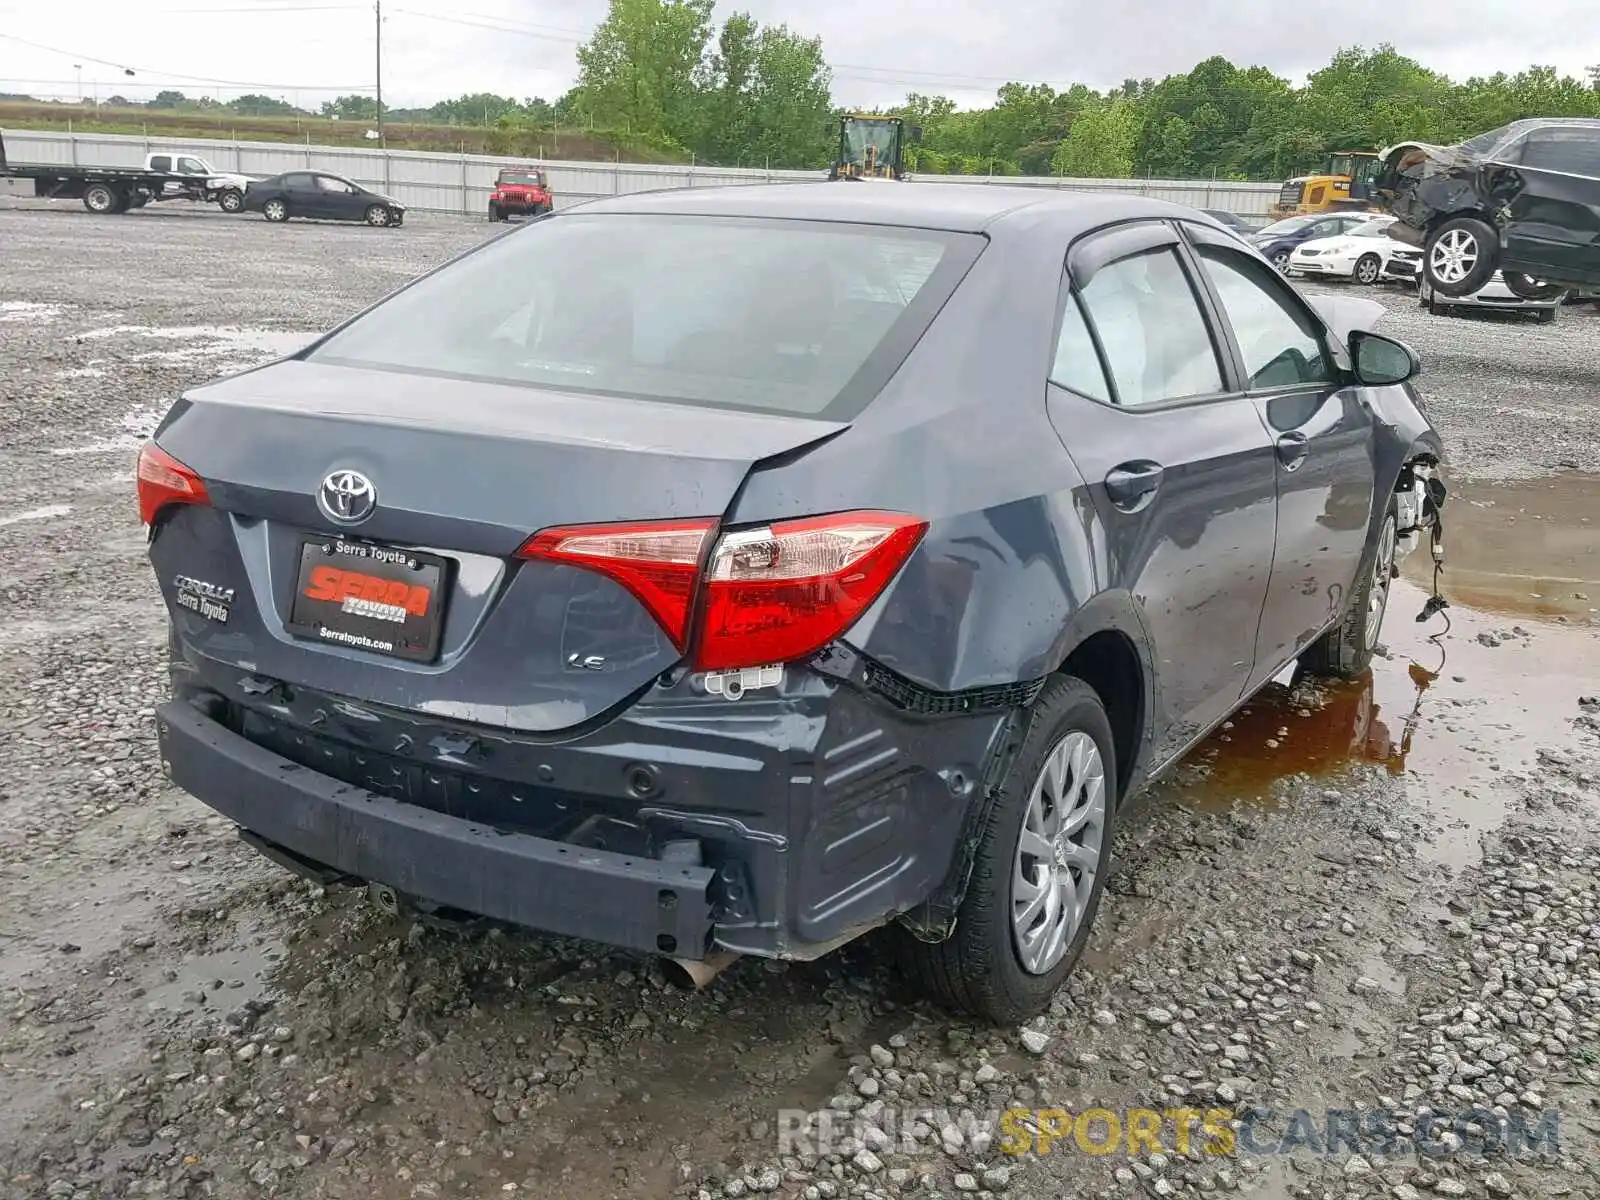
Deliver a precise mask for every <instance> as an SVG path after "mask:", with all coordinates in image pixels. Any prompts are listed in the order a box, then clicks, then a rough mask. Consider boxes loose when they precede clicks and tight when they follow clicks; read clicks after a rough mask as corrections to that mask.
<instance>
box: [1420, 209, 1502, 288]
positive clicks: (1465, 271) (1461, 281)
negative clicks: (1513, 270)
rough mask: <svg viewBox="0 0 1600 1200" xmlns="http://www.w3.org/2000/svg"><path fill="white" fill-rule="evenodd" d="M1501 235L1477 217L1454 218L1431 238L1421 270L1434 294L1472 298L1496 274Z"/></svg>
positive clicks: (1429, 236)
mask: <svg viewBox="0 0 1600 1200" xmlns="http://www.w3.org/2000/svg"><path fill="white" fill-rule="evenodd" d="M1499 257H1500V235H1499V234H1497V233H1495V231H1494V227H1493V226H1492V225H1489V224H1488V223H1487V222H1484V221H1480V220H1478V218H1477V217H1451V218H1450V219H1449V220H1448V221H1446V222H1444V223H1443V224H1442V225H1440V226H1439V227H1438V228H1436V229H1435V230H1434V231H1433V232H1432V233H1430V234H1429V235H1428V241H1427V245H1426V246H1425V247H1424V248H1423V252H1422V270H1423V272H1424V273H1425V274H1426V275H1427V277H1428V283H1429V284H1430V285H1431V286H1432V288H1433V290H1434V291H1436V292H1438V293H1440V294H1441V295H1445V296H1470V295H1471V294H1472V293H1473V292H1475V291H1477V290H1478V289H1479V288H1481V287H1482V286H1483V285H1484V284H1486V283H1488V282H1489V276H1491V275H1493V274H1494V269H1495V263H1496V261H1497V260H1498V259H1499Z"/></svg>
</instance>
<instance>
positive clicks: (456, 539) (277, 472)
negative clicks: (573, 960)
mask: <svg viewBox="0 0 1600 1200" xmlns="http://www.w3.org/2000/svg"><path fill="white" fill-rule="evenodd" d="M846 427H847V426H846V425H845V424H842V423H838V422H830V421H819V420H812V419H808V418H795V417H786V416H779V415H772V414H761V413H749V412H742V411H732V410H726V409H717V408H707V407H696V406H691V405H682V404H667V403H657V402H650V401H638V400H625V399H614V398H607V397H595V396H584V395H573V394H567V393H557V392H552V391H542V390H538V389H533V388H527V387H515V386H506V385H500V384H493V383H478V382H466V381H462V380H459V379H443V378H435V377H429V376H423V375H417V374H408V373H401V372H391V371H379V370H364V369H358V368H352V367H345V366H335V365H327V364H320V363H308V362H302V361H299V360H288V361H285V362H281V363H278V364H274V365H272V366H269V367H266V368H263V369H261V370H259V371H254V372H248V373H246V374H243V375H239V376H235V377H233V378H232V379H228V380H224V381H222V382H219V383H216V384H213V385H209V386H207V387H205V388H202V389H200V390H198V391H195V392H192V393H190V394H189V395H188V396H186V397H185V398H184V399H183V400H180V401H179V402H178V404H176V405H175V406H174V407H173V410H172V412H171V413H170V414H169V415H168V417H167V419H166V420H165V421H164V422H163V424H162V427H161V428H160V430H158V432H157V434H156V441H157V443H158V444H159V445H160V446H161V448H162V449H164V450H165V451H166V452H167V453H168V454H171V455H172V456H173V457H174V458H176V459H178V460H179V461H180V462H182V463H184V464H186V465H187V466H188V467H190V468H191V469H192V470H194V471H195V472H196V473H198V474H199V475H200V476H201V477H202V478H203V479H204V480H205V485H206V489H207V492H208V493H209V495H210V498H211V506H210V507H205V508H199V507H191V508H182V509H179V510H177V511H175V512H173V513H172V515H171V516H170V517H168V518H166V519H164V520H162V521H160V522H158V530H157V534H156V536H155V538H154V539H153V542H152V545H151V551H150V554H151V560H152V562H153V564H154V565H155V568H156V570H157V573H158V577H159V582H160V585H161V587H162V590H163V594H164V595H165V597H166V599H167V602H168V606H169V608H170V610H171V611H172V613H173V616H174V620H175V621H176V622H177V624H178V628H179V634H180V637H181V638H182V639H183V640H184V642H186V643H187V644H188V645H190V646H192V647H193V648H194V649H195V650H197V651H198V652H199V653H200V654H201V655H203V656H204V657H205V658H207V659H210V660H212V661H213V663H214V664H218V666H217V667H214V668H213V669H217V670H225V669H226V668H233V669H236V670H237V671H238V672H240V673H241V676H243V675H257V676H264V677H266V678H268V679H270V680H279V681H283V682H287V683H290V684H300V685H304V686H308V687H313V688H316V689H318V690H322V691H328V692H332V693H334V694H336V695H339V696H344V697H349V698H351V699H353V700H356V701H358V702H367V703H372V704H379V705H385V706H391V707H396V708H402V709H410V710H413V711H417V712H422V713H428V714H432V715H435V716H440V717H446V718H452V719H458V720H464V721H473V722H481V723H485V724H493V725H500V726H505V727H509V728H513V729H517V730H521V731H525V732H556V731H560V730H563V729H567V728H569V727H571V726H574V725H578V724H581V723H583V722H585V721H589V720H592V719H593V718H595V717H597V716H600V715H601V714H603V713H604V712H605V711H606V710H608V709H610V708H612V707H614V706H615V705H617V704H619V703H621V702H623V701H625V700H626V699H628V698H629V697H630V696H631V695H632V694H634V693H635V692H636V691H638V690H639V689H641V688H643V687H645V686H647V685H648V684H649V683H650V681H651V680H652V679H654V678H655V677H656V676H657V675H658V674H660V673H661V672H662V671H664V670H666V669H667V668H669V667H671V666H672V665H673V664H674V663H676V662H677V661H678V660H679V658H680V654H679V652H678V651H677V649H676V648H675V647H674V646H673V644H672V642H671V640H670V639H669V638H668V636H667V635H666V634H665V633H664V632H663V631H662V630H661V629H660V627H659V626H658V625H657V624H656V623H655V621H654V620H653V619H652V618H651V617H650V615H649V613H648V612H647V611H646V610H645V608H644V606H643V605H642V604H641V603H640V602H639V601H638V600H637V599H635V597H634V596H633V595H632V594H631V593H630V592H628V591H627V590H626V589H624V588H623V587H622V586H621V585H620V584H618V583H615V582H613V581H612V580H610V579H608V578H605V577H603V576H601V575H599V574H597V573H595V572H592V571H588V570H584V569H581V568H578V567H575V566H570V565H565V564H558V563H551V562H528V561H522V560H520V559H517V558H516V557H515V555H516V551H517V550H518V548H519V547H521V546H522V545H523V543H524V542H525V541H526V540H527V538H528V537H529V535H530V534H532V533H534V532H536V531H537V530H540V529H543V528H548V527H550V526H556V525H581V524H589V523H599V522H615V521H647V520H665V519H672V518H680V519H681V518H696V517H700V518H704V517H712V518H715V517H720V516H721V515H722V514H723V513H724V512H725V511H726V510H727V509H728V507H729V505H730V504H731V502H732V500H733V498H734V496H735V495H736V493H737V492H738V490H739V488H740V485H741V484H742V483H743V481H744V479H745V476H746V474H747V473H748V472H749V471H750V469H751V467H752V466H753V465H755V464H756V463H758V462H760V461H761V460H763V459H766V458H770V457H772V456H774V455H779V454H786V453H790V452H793V451H796V450H799V449H801V448H803V447H805V446H808V445H810V444H813V443H815V442H817V441H818V440H820V439H823V438H827V437H830V436H832V435H834V434H836V433H838V432H839V431H840V430H842V429H844V428H846ZM340 472H355V473H358V474H359V475H360V476H362V477H364V479H365V480H366V481H368V482H369V483H370V486H371V489H372V493H373V495H372V496H371V497H369V498H370V499H372V500H373V504H372V507H371V511H370V515H368V516H367V517H366V518H365V519H363V520H360V521H359V522H358V523H341V522H340V521H339V520H336V519H334V516H333V515H332V514H333V512H334V509H335V508H336V505H337V498H336V497H335V500H334V501H331V502H329V505H328V506H327V507H325V506H324V505H320V504H319V501H318V493H319V490H320V489H322V487H323V484H324V482H325V481H326V480H328V479H329V478H330V477H331V476H334V475H336V474H338V473H340ZM308 546H309V548H308ZM361 547H368V549H367V550H362V549H361ZM372 548H376V549H377V550H378V551H379V553H376V554H373V553H372V552H371V550H372ZM396 549H398V550H399V551H402V552H403V553H402V554H401V555H399V557H400V558H402V559H405V560H415V565H414V566H413V565H411V562H410V561H407V562H406V563H405V564H403V565H399V566H397V565H395V564H392V563H387V562H385V561H384V560H385V559H387V558H389V557H390V555H389V554H388V553H386V552H387V551H393V550H396ZM435 565H437V566H438V567H439V568H440V570H439V571H438V573H435V572H434V571H433V570H432V568H433V567H434V566H435ZM319 566H321V567H328V568H332V569H333V570H335V571H340V570H344V569H346V568H348V569H349V570H351V571H354V572H356V573H357V574H359V575H361V576H363V577H364V578H365V579H367V580H368V581H370V580H371V579H372V578H377V579H379V580H381V581H383V582H382V583H381V584H379V585H370V586H369V584H361V585H360V586H359V587H355V586H354V585H353V586H352V588H351V589H347V590H345V591H343V592H340V591H339V590H338V589H339V580H338V579H337V578H335V577H334V576H328V575H327V574H326V572H324V573H323V575H320V576H318V575H315V574H313V573H314V572H315V571H316V569H317V568H318V567H319ZM408 572H409V573H408ZM329 580H332V581H333V583H332V585H331V586H332V587H333V591H331V592H330V591H328V590H327V587H326V586H324V585H327V584H328V581H329ZM397 581H398V582H400V583H402V584H406V585H411V586H415V585H417V584H418V583H420V584H421V585H422V586H423V587H424V589H425V590H426V591H427V592H428V593H429V594H430V595H431V594H432V593H433V592H435V591H437V592H438V593H440V597H441V599H442V608H440V610H439V612H438V621H437V625H436V626H434V625H433V623H432V622H430V621H427V620H424V619H423V617H422V613H421V612H420V611H413V612H411V616H412V617H416V618H417V619H416V620H415V621H413V620H411V619H410V618H409V617H407V616H406V615H405V612H406V606H407V601H406V599H405V597H406V595H407V589H406V587H401V588H399V589H398V590H396V589H395V587H394V585H395V584H396V582H397ZM374 587H375V588H376V591H374V590H373V588H374ZM319 588H321V589H322V590H321V591H319V590H318V589H319ZM230 591H231V596H228V593H229V592H230ZM312 593H316V595H312ZM410 594H411V595H412V596H416V595H417V593H415V592H411V593H410ZM192 595H199V596H203V597H204V598H206V599H208V600H209V601H210V603H209V604H204V605H202V604H199V603H197V602H196V601H194V600H193V599H185V596H192ZM222 596H227V597H228V598H227V599H226V600H225V601H224V607H225V608H226V610H227V611H226V613H225V615H220V614H219V612H218V609H217V600H218V597H222ZM297 596H299V597H301V599H300V600H298V601H297ZM308 599H312V600H317V601H318V603H311V604H308V603H307V602H306V601H307V600H308ZM367 601H374V602H376V603H377V604H378V605H379V609H382V610H383V612H385V613H387V615H385V616H383V618H382V620H374V619H372V618H373V614H374V612H376V611H378V610H374V609H373V608H372V607H371V606H370V605H368V606H367V607H365V608H361V607H360V604H357V608H356V609H355V610H353V611H352V610H350V609H349V605H350V604H351V603H356V602H360V603H361V604H364V603H366V602H367ZM323 602H331V604H328V603H323ZM390 602H394V603H393V604H392V605H391V606H390V608H388V609H384V608H383V606H384V605H386V604H390ZM297 604H298V607H297ZM419 607H420V608H427V607H429V606H428V605H426V604H423V605H420V606H419ZM334 610H338V611H337V612H335V611H334ZM330 614H333V615H330ZM219 617H220V619H219ZM325 620H326V621H327V622H330V623H332V624H333V625H336V626H337V627H338V628H337V629H334V630H333V632H331V633H318V632H317V629H316V627H317V626H318V625H319V624H322V623H323V622H324V621H325ZM386 631H391V632H392V633H393V634H395V635H397V636H394V637H390V636H388V632H386ZM430 634H431V636H430ZM347 635H351V636H347ZM366 637H371V638H374V639H381V640H383V641H384V642H385V643H386V644H388V646H389V649H390V652H389V653H384V652H375V651H374V650H372V649H369V648H362V647H365V646H369V645H371V643H370V642H366V641H362V640H361V639H362V638H366ZM334 638H338V639H341V640H337V641H336V640H331V639H334ZM407 642H410V643H414V644H412V645H411V646H410V647H409V653H408V647H407V646H406V645H405V643H407ZM426 643H432V644H426ZM396 653H399V654H401V655H403V656H402V657H396V656H395V654H396Z"/></svg>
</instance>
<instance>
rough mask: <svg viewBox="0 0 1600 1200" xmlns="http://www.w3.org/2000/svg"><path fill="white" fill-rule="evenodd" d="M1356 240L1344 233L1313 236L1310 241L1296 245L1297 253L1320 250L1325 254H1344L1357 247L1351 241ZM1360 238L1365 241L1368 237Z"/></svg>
mask: <svg viewBox="0 0 1600 1200" xmlns="http://www.w3.org/2000/svg"><path fill="white" fill-rule="evenodd" d="M1356 240H1357V239H1356V238H1352V237H1346V236H1345V235H1343V234H1340V235H1339V236H1337V237H1320V238H1312V239H1311V240H1310V241H1308V242H1301V243H1300V244H1299V245H1298V246H1296V247H1295V253H1296V254H1298V253H1299V252H1300V251H1302V250H1320V251H1321V252H1322V253H1323V254H1342V253H1344V252H1345V251H1346V250H1353V249H1355V248H1356V247H1354V246H1352V245H1351V243H1352V242H1354V241H1356ZM1360 240H1362V241H1365V240H1366V239H1365V238H1362V239H1360Z"/></svg>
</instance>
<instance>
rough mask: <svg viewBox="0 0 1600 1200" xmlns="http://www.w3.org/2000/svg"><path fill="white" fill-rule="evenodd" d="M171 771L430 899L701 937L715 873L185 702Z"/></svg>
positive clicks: (266, 829) (192, 787)
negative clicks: (325, 768)
mask: <svg viewBox="0 0 1600 1200" xmlns="http://www.w3.org/2000/svg"><path fill="white" fill-rule="evenodd" d="M156 732H157V736H158V738H159V741H160V746H161V759H162V765H163V767H164V768H165V770H166V771H167V774H168V776H169V777H170V778H171V780H172V781H173V783H175V784H177V786H179V787H180V788H182V789H183V790H184V791H186V792H189V793H190V794H191V795H193V796H196V797H198V798H199V799H200V800H201V801H202V802H204V803H205V804H207V805H208V806H210V807H211V808H214V809H215V810H216V811H217V812H219V813H222V814H223V815H224V816H227V817H230V818H232V819H233V820H235V821H237V822H238V823H239V824H240V825H242V826H244V828H246V829H247V830H250V831H251V832H252V833H254V834H255V835H256V836H257V837H259V838H261V839H263V840H265V841H267V842H270V843H273V844H275V845H277V846H279V847H282V848H283V849H285V850H287V851H289V852H290V853H291V854H292V855H293V856H295V857H296V858H299V859H306V860H311V861H312V862H314V863H319V864H322V865H324V866H327V867H329V868H332V869H333V870H334V871H337V872H340V873H343V874H345V875H353V876H356V877H357V878H360V879H364V880H369V881H372V882H376V883H386V884H388V885H389V886H390V887H392V888H395V889H396V890H398V891H401V892H405V893H408V894H410V895H413V896H418V897H422V898H424V899H427V900H430V901H433V902H434V903H436V904H442V905H448V906H450V907H452V908H459V909H464V910H466V911H468V912H472V913H478V914H482V915H483V916H487V917H493V918H496V919H498V920H502V921H508V922H512V923H514V924H518V925H526V926H531V927H533V928H535V929H542V930H547V931H549V932H551V933H556V934H564V935H567V936H570V937H580V938H592V939H594V940H596V941H602V942H606V943H608V944H610V945H613V946H622V947H626V948H628V949H632V950H639V951H643V952H646V953H665V954H673V955H676V956H678V957H680V958H689V959H699V958H702V957H704V956H705V954H706V953H707V951H708V950H709V948H710V945H711V930H712V920H711V900H710V897H709V895H708V891H709V888H710V886H711V881H712V878H713V872H712V871H711V870H710V869H709V868H706V867H694V866H682V865H678V864H668V863H662V862H659V861H656V860H653V859H641V858H636V857H629V856H627V855H622V854H617V853H613V852H610V851H605V850H592V849H588V848H586V847H582V846H575V845H568V844H565V843H562V842H557V841H552V840H549V839H546V838H537V837H531V836H529V835H526V834H518V833H502V832H501V831H499V830H497V829H494V828H491V827H490V826H487V825H480V824H476V823H474V822H471V821H465V820H462V819H460V818H458V817H451V816H446V815H444V814H441V813H436V812H432V811H430V810H428V809H425V808H420V807H417V806H416V805H410V804H403V803H400V802H399V801H396V800H391V799H389V798H388V797H386V796H380V795H378V794H377V793H375V792H369V791H367V790H365V789H363V788H358V787H352V786H351V785H349V784H345V783H340V782H339V781H338V780H336V779H332V778H329V777H328V776H326V775H322V774H320V773H319V772H316V771H312V770H310V769H308V768H305V767H301V766H299V765H298V764H296V763H292V762H290V761H289V760H288V759H285V758H282V757H280V756H279V755H276V754H274V753H272V752H271V751H270V750H267V749H264V748H262V747H260V746H257V745H256V744H255V743H253V742H250V741H248V740H247V739H245V738H242V737H240V736H239V735H238V734H236V733H234V732H232V731H231V730H230V729H228V728H226V727H225V726H223V725H220V724H218V723H217V722H216V721H214V720H212V719H211V718H210V717H209V716H207V715H206V714H205V713H203V712H201V711H200V710H199V709H198V708H196V707H194V706H193V705H191V704H188V703H185V702H183V701H176V700H175V701H170V702H168V703H166V704H163V705H161V706H160V707H159V708H157V709H156Z"/></svg>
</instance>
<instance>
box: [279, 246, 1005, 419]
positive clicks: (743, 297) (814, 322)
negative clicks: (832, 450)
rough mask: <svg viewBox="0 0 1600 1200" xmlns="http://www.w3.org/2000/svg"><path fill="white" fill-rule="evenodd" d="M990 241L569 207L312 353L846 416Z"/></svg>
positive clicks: (425, 283)
mask: <svg viewBox="0 0 1600 1200" xmlns="http://www.w3.org/2000/svg"><path fill="white" fill-rule="evenodd" d="M984 244H985V239H984V238H983V237H982V236H981V235H977V234H953V233H944V232H937V231H929V230H921V229H904V228H890V227H870V226H850V225H842V224H834V223H827V222H814V221H790V220H755V219H745V218H719V217H688V216H650V215H639V214H615V215H606V214H593V215H586V216H564V217H561V218H559V219H554V220H548V221H540V222H537V223H535V224H532V225H529V226H527V227H525V228H524V229H522V230H519V231H518V232H516V233H515V234H512V235H511V236H509V237H504V238H500V239H497V240H496V241H493V242H491V243H489V244H487V245H486V246H484V247H483V248H482V249H481V250H478V251H475V252H474V253H472V254H470V255H468V256H467V257H465V258H463V259H461V260H459V261H458V262H456V263H454V264H452V265H451V266H449V267H447V268H446V269H444V270H442V271H440V272H438V273H437V274H435V275H431V276H428V277H427V278H425V279H423V280H421V281H420V282H418V283H417V284H415V285H413V286H412V287H410V288H407V289H406V290H405V291H403V292H400V293H399V294H398V295H396V296H395V297H393V298H392V299H390V300H388V301H387V302H385V303H384V304H381V305H380V306H378V307H377V308H376V309H374V310H373V311H372V312H370V313H368V314H367V315H366V316H364V317H362V318H360V319H359V320H357V321H356V322H354V323H353V324H352V325H350V326H349V327H348V328H346V329H345V330H343V331H341V332H340V333H337V334H335V335H334V336H333V337H332V338H331V339H329V340H328V341H327V342H326V343H325V344H324V345H323V346H321V347H320V348H318V349H317V350H316V351H314V352H312V354H311V355H310V357H311V358H312V359H313V360H318V359H321V360H325V361H330V362H341V363H348V364H351V365H357V366H377V367H387V368H391V369H403V370H415V371H425V372H431V373H439V374H444V375H454V376H463V377H470V378H480V379H485V380H492V381H496V382H505V383H514V384H527V385H532V386H536V387H545V388H559V389H567V390H572V391H580V392H584V391H586V392H593V393H601V394H607V395H622V396H634V397H640V398H646V399H654V400H666V401H673V402H678V403H686V404H694V405H722V406H729V407H735V408H746V409H752V410H756V411H765V412H778V413H791V414H804V415H825V416H831V415H833V414H835V413H843V412H844V410H845V409H847V408H851V406H853V405H855V404H856V402H857V401H858V400H859V401H860V402H861V403H864V402H865V399H870V397H871V394H873V393H875V391H876V389H877V387H881V385H882V383H883V382H885V381H886V380H887V377H888V373H892V370H893V368H894V367H897V366H898V365H899V361H900V359H901V358H902V357H903V356H904V354H905V353H906V352H907V351H908V349H909V347H910V345H912V344H914V342H915V339H916V337H917V336H918V335H919V334H920V332H921V330H922V329H925V328H926V325H927V323H928V322H930V321H931V320H932V317H933V315H934V314H935V313H936V312H937V311H938V307H939V305H940V304H942V303H943V301H944V299H945V298H947V297H948V295H949V294H950V292H951V291H952V290H953V288H954V286H955V283H956V281H958V280H959V279H960V277H961V275H962V274H963V273H964V272H965V270H966V268H967V267H968V266H970V265H971V262H972V260H973V259H974V258H975V257H976V255H977V254H978V253H979V252H980V251H981V249H982V248H983V245H984ZM886 345H887V346H888V347H889V348H888V349H885V347H886ZM896 346H898V347H899V349H898V351H896V350H894V349H893V347H896ZM880 351H881V353H880ZM891 358H892V359H893V361H892V362H889V361H888V360H889V359H891ZM880 368H882V369H880ZM858 375H859V376H860V377H859V378H858ZM873 378H876V379H877V382H876V384H872V383H871V380H872V379H873ZM863 397H864V398H863Z"/></svg>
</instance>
